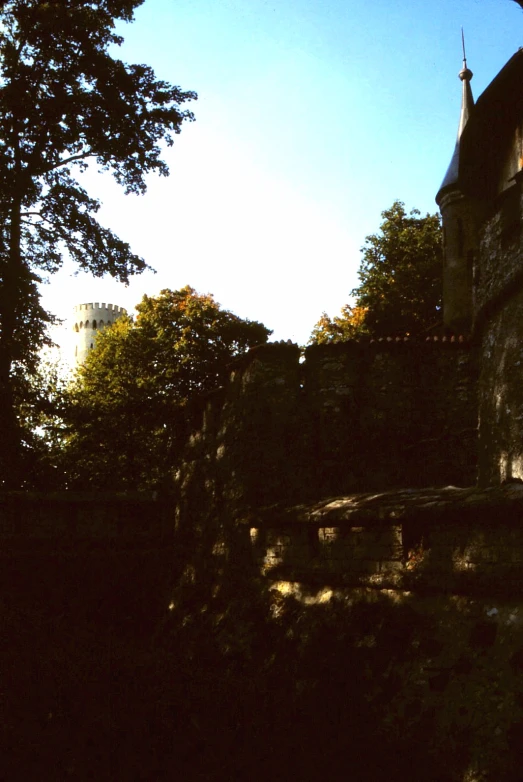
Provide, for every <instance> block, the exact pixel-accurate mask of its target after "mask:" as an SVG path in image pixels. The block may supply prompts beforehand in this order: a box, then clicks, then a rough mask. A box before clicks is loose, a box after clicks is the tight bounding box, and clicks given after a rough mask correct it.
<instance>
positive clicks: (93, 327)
mask: <svg viewBox="0 0 523 782" xmlns="http://www.w3.org/2000/svg"><path fill="white" fill-rule="evenodd" d="M126 314H127V310H126V309H124V308H123V307H118V306H117V305H116V304H105V303H102V304H98V303H96V304H77V305H76V306H75V307H74V323H73V331H74V335H75V340H74V358H75V363H76V364H83V362H84V361H85V359H86V358H87V355H88V353H89V351H90V350H92V349H93V348H94V346H95V343H96V337H97V334H98V333H99V332H100V330H101V329H104V328H106V327H107V326H111V325H112V324H113V323H114V322H115V321H116V320H118V318H121V317H122V315H126Z"/></svg>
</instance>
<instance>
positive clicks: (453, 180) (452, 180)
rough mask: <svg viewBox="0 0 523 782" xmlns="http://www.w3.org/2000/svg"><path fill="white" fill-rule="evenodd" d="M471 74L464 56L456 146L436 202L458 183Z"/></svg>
mask: <svg viewBox="0 0 523 782" xmlns="http://www.w3.org/2000/svg"><path fill="white" fill-rule="evenodd" d="M472 76H473V74H472V71H471V70H469V68H467V60H466V58H465V57H464V58H463V68H462V69H461V71H460V72H459V78H460V79H461V81H462V84H463V90H462V97H461V113H460V117H459V126H458V137H457V139H456V146H455V147H454V154H453V155H452V158H451V161H450V165H449V167H448V169H447V173H446V174H445V177H444V179H443V182H442V183H441V187H440V189H439V190H438V194H437V196H436V201H437V203H438V204H439V201H440V199H441V196H442V195H443V192H444V191H447V190H449V189H450V188H452V187H456V186H457V184H458V177H459V155H460V141H461V134H462V133H463V131H464V130H465V125H466V124H467V122H468V120H469V117H470V115H471V114H472V110H473V108H474V98H473V97H472V89H471V86H470V80H471V79H472Z"/></svg>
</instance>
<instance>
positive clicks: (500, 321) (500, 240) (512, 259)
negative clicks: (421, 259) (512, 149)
mask: <svg viewBox="0 0 523 782" xmlns="http://www.w3.org/2000/svg"><path fill="white" fill-rule="evenodd" d="M522 214H523V195H522V189H521V183H519V184H515V185H513V187H512V188H510V189H509V190H506V191H505V192H504V193H503V194H502V196H501V197H500V198H499V199H498V200H497V201H496V204H495V208H494V209H493V210H492V212H491V214H490V215H489V216H488V219H486V220H485V222H484V223H483V227H482V230H481V232H480V259H481V260H480V267H479V275H478V279H477V281H476V318H475V332H476V337H477V342H478V344H479V360H480V367H481V371H480V375H479V481H480V483H481V484H483V485H489V484H496V483H499V482H500V481H504V480H507V479H509V480H510V479H511V478H519V479H521V478H523V445H522V443H523V387H522V384H521V372H522V367H523V343H522V341H521V323H522V322H523V245H522V241H521V238H522V233H521V229H522V218H521V215H522Z"/></svg>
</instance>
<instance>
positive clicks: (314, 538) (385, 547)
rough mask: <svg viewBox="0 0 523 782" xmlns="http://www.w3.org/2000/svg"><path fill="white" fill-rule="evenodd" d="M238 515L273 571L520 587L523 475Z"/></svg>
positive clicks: (354, 582)
mask: <svg viewBox="0 0 523 782" xmlns="http://www.w3.org/2000/svg"><path fill="white" fill-rule="evenodd" d="M242 525H243V526H244V527H245V529H248V530H249V537H250V540H251V545H252V557H253V561H254V563H255V566H256V568H257V569H258V570H259V571H260V572H261V573H262V574H263V575H264V576H265V577H266V578H268V579H269V580H271V581H288V582H302V583H304V584H307V585H322V586H331V587H340V586H349V587H361V586H365V587H373V588H378V589H395V590H415V591H417V592H422V593H424V592H436V593H456V594H466V595H469V596H470V595H482V596H485V595H490V596H491V597H497V598H500V597H505V598H513V597H514V596H515V595H517V594H518V593H519V592H520V590H521V588H522V587H523V484H518V483H515V484H509V485H507V486H505V487H500V488H498V489H489V490H483V491H482V490H479V489H475V488H470V489H456V488H453V487H449V488H447V489H441V490H422V491H412V490H410V491H400V492H391V493H387V494H378V495H359V496H353V497H348V498H336V499H333V500H328V501H325V502H322V503H316V504H312V505H302V506H297V507H293V508H277V507H273V508H270V509H266V510H263V511H259V512H253V513H250V514H249V515H248V516H247V517H246V518H245V519H243V520H242ZM244 534H245V533H244Z"/></svg>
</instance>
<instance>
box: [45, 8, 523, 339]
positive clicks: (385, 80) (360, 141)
mask: <svg viewBox="0 0 523 782" xmlns="http://www.w3.org/2000/svg"><path fill="white" fill-rule="evenodd" d="M462 25H463V27H464V29H465V37H466V46H467V58H468V65H469V67H470V68H471V69H472V71H473V72H474V78H473V80H472V88H473V93H474V96H475V97H477V96H478V95H479V94H480V93H481V92H482V91H483V90H484V89H485V87H486V86H487V85H488V83H489V82H490V81H491V80H492V79H493V78H494V77H495V75H496V74H497V72H498V71H499V70H500V69H501V68H502V67H503V65H504V64H505V62H506V61H507V60H508V59H509V58H510V57H511V56H512V54H513V53H514V52H515V51H516V50H517V49H518V48H519V46H521V45H523V11H521V9H520V8H519V7H518V6H517V5H516V4H515V3H514V2H510V0H453V1H451V0H438V1H437V2H432V3H424V2H419V0H418V2H413V1H412V0H404V2H393V1H392V0H377V1H375V2H373V3H369V2H365V1H364V0H344V1H342V0H314V1H312V0H279V2H278V3H276V2H275V0H272V1H269V2H266V1H265V0H145V3H144V4H143V6H142V7H141V8H140V9H139V10H138V11H137V13H136V20H135V22H134V23H133V24H132V25H125V26H123V28H122V34H123V35H124V37H125V43H124V44H123V46H122V47H121V48H120V51H119V56H120V57H121V58H122V59H123V60H125V61H127V62H146V63H148V64H149V65H151V66H152V67H153V68H154V69H155V71H156V74H157V76H158V77H159V78H163V79H166V80H168V81H170V82H172V83H175V84H179V85H180V86H181V87H182V88H184V89H191V90H195V91H196V92H197V93H198V94H199V99H198V101H197V102H196V103H194V105H193V107H192V108H193V111H194V113H195V115H196V122H194V123H192V124H188V123H187V124H186V125H185V126H184V129H183V130H182V133H181V134H180V135H179V136H178V137H177V138H176V140H175V144H174V147H173V148H171V149H169V150H167V151H166V155H165V158H166V160H167V161H168V163H169V166H170V169H171V176H170V177H169V178H167V179H158V178H151V179H150V180H149V188H148V192H147V194H146V195H144V196H139V197H138V196H124V195H123V193H122V192H121V191H120V190H119V189H118V187H117V186H116V185H115V184H114V183H113V181H112V180H111V178H110V177H108V176H107V175H99V174H97V173H95V172H92V173H90V174H89V175H88V176H87V179H86V183H87V187H88V189H89V190H90V192H91V194H92V195H95V196H98V197H99V198H100V199H101V200H102V202H103V209H102V211H101V213H100V219H101V221H103V222H104V223H105V224H106V225H108V226H110V227H111V228H112V229H113V230H115V231H116V232H117V233H118V234H119V235H120V236H121V238H123V239H125V240H127V241H129V242H130V243H131V245H132V247H133V249H134V251H135V252H137V253H139V254H140V255H142V256H143V257H144V258H145V259H146V261H147V262H148V263H149V264H150V265H151V266H153V267H154V268H155V269H156V270H157V273H156V274H155V275H153V274H149V273H147V274H143V275H140V276H138V277H135V278H134V279H133V280H132V282H131V284H130V286H129V287H128V288H125V287H124V286H122V285H119V284H118V283H116V282H114V281H113V280H111V279H110V278H106V279H104V280H92V279H91V278H90V277H89V276H87V275H84V274H82V275H78V276H76V277H75V276H73V274H72V272H73V270H72V268H70V267H69V266H68V265H67V264H66V266H65V268H64V270H63V271H62V272H60V273H59V274H58V275H55V276H54V277H53V278H52V280H51V282H50V284H48V285H46V286H44V288H43V293H44V303H45V304H46V305H47V306H48V308H49V309H51V310H52V311H53V312H55V313H56V314H57V315H59V316H60V317H62V318H67V317H69V316H70V314H71V310H72V307H73V305H74V304H76V303H81V302H88V301H110V302H112V303H115V304H120V305H122V306H125V307H127V308H128V309H129V310H132V308H133V306H134V305H135V304H136V303H137V302H138V301H139V300H140V299H141V297H142V295H143V293H147V294H149V295H155V294H156V293H158V292H159V291H160V290H161V289H162V288H166V287H169V288H173V289H174V288H179V287H182V286H184V285H187V284H189V285H192V286H193V287H194V288H196V289H197V290H198V291H200V292H204V293H213V294H214V296H215V298H216V299H217V300H218V301H219V302H220V303H221V304H222V306H224V307H226V308H228V309H231V310H232V311H234V312H235V313H237V314H238V315H240V316H242V317H246V318H251V319H256V320H261V321H263V322H264V323H265V324H266V325H267V326H268V327H269V328H272V329H274V334H273V337H272V338H273V339H292V340H294V341H297V342H298V343H300V344H304V343H305V342H306V341H307V339H308V337H309V335H310V332H311V331H312V328H313V326H314V324H315V322H316V321H317V320H318V318H319V317H320V315H321V313H322V312H323V311H327V312H328V313H329V314H330V315H331V316H332V315H335V314H337V313H338V312H339V310H340V308H341V306H342V305H343V304H344V303H346V302H347V301H348V300H349V293H350V290H351V289H352V288H353V287H354V286H355V285H356V284H357V269H358V266H359V261H360V248H361V246H362V245H363V243H364V241H365V236H366V235H367V234H369V233H374V232H376V231H377V230H378V228H379V224H380V221H381V217H380V213H381V211H382V210H383V209H386V208H388V207H389V206H390V205H391V204H392V203H393V201H394V200H395V199H400V200H402V201H404V202H405V204H406V206H407V208H408V209H410V208H413V207H417V208H418V209H420V210H421V211H422V213H425V212H427V211H428V212H434V211H436V205H435V203H434V195H435V193H436V191H437V189H438V186H439V184H440V182H441V180H442V178H443V176H444V173H445V170H446V167H447V165H448V162H449V160H450V157H451V153H452V150H453V146H454V141H455V135H456V131H457V125H458V116H459V106H460V97H461V85H460V81H459V79H458V77H457V74H458V71H459V70H460V68H461V33H460V28H461V26H462ZM58 339H59V340H61V339H62V337H58ZM64 341H66V340H64Z"/></svg>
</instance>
